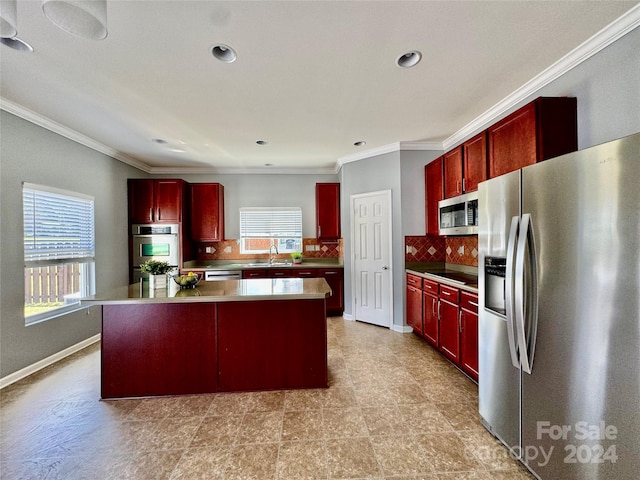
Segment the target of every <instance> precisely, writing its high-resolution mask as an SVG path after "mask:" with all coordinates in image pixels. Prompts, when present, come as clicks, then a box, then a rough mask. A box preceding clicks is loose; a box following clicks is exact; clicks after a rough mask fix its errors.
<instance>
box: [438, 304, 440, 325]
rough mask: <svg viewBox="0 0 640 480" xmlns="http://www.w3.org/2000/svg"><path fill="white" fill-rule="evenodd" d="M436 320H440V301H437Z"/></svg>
mask: <svg viewBox="0 0 640 480" xmlns="http://www.w3.org/2000/svg"><path fill="white" fill-rule="evenodd" d="M438 320H440V301H438Z"/></svg>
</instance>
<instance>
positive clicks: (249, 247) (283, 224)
mask: <svg viewBox="0 0 640 480" xmlns="http://www.w3.org/2000/svg"><path fill="white" fill-rule="evenodd" d="M272 245H275V246H276V247H277V248H278V252H279V253H291V252H301V251H302V209H301V208H299V207H291V208H272V207H263V208H260V207H251V208H241V209H240V253H268V252H269V248H270V247H271V246H272Z"/></svg>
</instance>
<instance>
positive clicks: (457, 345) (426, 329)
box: [406, 274, 478, 381]
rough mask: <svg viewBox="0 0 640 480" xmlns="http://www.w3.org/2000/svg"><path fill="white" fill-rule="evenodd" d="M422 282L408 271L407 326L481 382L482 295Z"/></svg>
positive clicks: (432, 282) (426, 281)
mask: <svg viewBox="0 0 640 480" xmlns="http://www.w3.org/2000/svg"><path fill="white" fill-rule="evenodd" d="M420 281H422V278H421V277H417V276H416V275H411V274H407V286H406V289H407V295H406V298H407V300H406V315H407V317H406V318H407V325H408V326H410V327H412V328H413V331H414V333H415V334H417V335H419V336H421V337H422V338H423V339H424V340H425V341H427V342H428V343H429V344H431V345H432V346H433V347H434V348H436V349H438V350H439V351H440V353H442V355H443V356H444V357H445V358H447V359H448V360H449V361H451V362H452V363H453V364H455V365H456V366H457V367H459V368H460V369H461V370H462V371H463V372H464V373H466V374H467V375H468V376H469V377H471V378H473V379H474V380H476V381H477V380H478V295H476V294H475V293H471V292H467V291H465V290H460V289H458V288H455V287H451V286H449V285H445V284H439V283H436V282H434V281H432V280H427V279H424V280H423V281H422V283H420ZM417 285H421V290H418V288H417ZM416 292H417V294H416ZM420 312H421V314H422V316H421V318H420V319H419V320H418V318H419V316H418V314H419V313H420Z"/></svg>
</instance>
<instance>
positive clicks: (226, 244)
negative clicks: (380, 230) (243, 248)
mask: <svg viewBox="0 0 640 480" xmlns="http://www.w3.org/2000/svg"><path fill="white" fill-rule="evenodd" d="M342 245H343V242H342V239H340V240H339V241H338V242H336V243H325V242H320V241H318V240H317V239H315V238H303V239H302V257H303V258H342V256H343V247H342ZM207 249H209V250H210V251H209V252H208V251H207ZM252 258H256V259H260V258H269V254H268V253H262V254H254V253H251V254H242V253H240V243H239V241H238V240H235V239H229V240H224V241H222V242H202V243H198V244H197V245H196V258H195V260H244V259H252ZM277 258H283V259H288V258H290V255H289V254H288V253H287V254H279V255H277Z"/></svg>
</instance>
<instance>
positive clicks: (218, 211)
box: [189, 183, 224, 242]
mask: <svg viewBox="0 0 640 480" xmlns="http://www.w3.org/2000/svg"><path fill="white" fill-rule="evenodd" d="M189 193H190V202H189V203H190V219H191V240H193V241H196V242H220V241H222V240H224V186H223V185H220V184H219V183H191V184H189Z"/></svg>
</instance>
